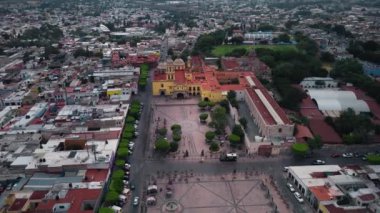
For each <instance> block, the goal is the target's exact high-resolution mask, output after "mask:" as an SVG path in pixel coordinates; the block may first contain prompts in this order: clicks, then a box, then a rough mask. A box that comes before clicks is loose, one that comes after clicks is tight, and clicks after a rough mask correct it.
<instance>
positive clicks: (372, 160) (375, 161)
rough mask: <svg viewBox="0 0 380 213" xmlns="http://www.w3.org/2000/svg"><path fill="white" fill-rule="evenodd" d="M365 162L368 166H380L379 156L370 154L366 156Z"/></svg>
mask: <svg viewBox="0 0 380 213" xmlns="http://www.w3.org/2000/svg"><path fill="white" fill-rule="evenodd" d="M367 161H368V162H369V163H370V164H375V165H379V164H380V155H379V154H370V155H367Z"/></svg>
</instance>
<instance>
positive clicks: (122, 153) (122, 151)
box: [116, 148, 129, 159]
mask: <svg viewBox="0 0 380 213" xmlns="http://www.w3.org/2000/svg"><path fill="white" fill-rule="evenodd" d="M128 154H129V153H128V148H119V149H118V150H117V152H116V156H117V158H118V159H125V158H126V157H128Z"/></svg>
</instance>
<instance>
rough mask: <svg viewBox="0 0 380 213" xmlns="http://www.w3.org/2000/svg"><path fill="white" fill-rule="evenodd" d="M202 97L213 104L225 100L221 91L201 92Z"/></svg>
mask: <svg viewBox="0 0 380 213" xmlns="http://www.w3.org/2000/svg"><path fill="white" fill-rule="evenodd" d="M201 97H202V100H204V99H205V98H208V99H209V100H210V101H212V102H219V101H222V100H223V99H225V97H224V96H223V95H222V92H221V91H209V90H201Z"/></svg>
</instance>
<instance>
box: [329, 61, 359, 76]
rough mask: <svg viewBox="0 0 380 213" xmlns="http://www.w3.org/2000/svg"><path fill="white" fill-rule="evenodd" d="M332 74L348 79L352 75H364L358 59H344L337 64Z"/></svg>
mask: <svg viewBox="0 0 380 213" xmlns="http://www.w3.org/2000/svg"><path fill="white" fill-rule="evenodd" d="M331 74H332V76H333V77H341V78H346V79H347V78H348V77H349V76H350V75H351V74H363V67H362V65H361V64H360V63H359V62H358V61H357V60H356V59H342V60H339V61H337V62H336V63H335V65H334V68H333V70H332V72H331Z"/></svg>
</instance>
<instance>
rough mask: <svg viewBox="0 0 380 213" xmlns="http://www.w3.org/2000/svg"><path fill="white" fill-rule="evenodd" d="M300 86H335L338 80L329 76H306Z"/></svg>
mask: <svg viewBox="0 0 380 213" xmlns="http://www.w3.org/2000/svg"><path fill="white" fill-rule="evenodd" d="M300 85H301V87H302V88H304V89H307V88H336V87H338V82H337V81H335V80H334V79H333V78H330V77H308V78H304V79H303V80H302V81H301V83H300Z"/></svg>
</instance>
